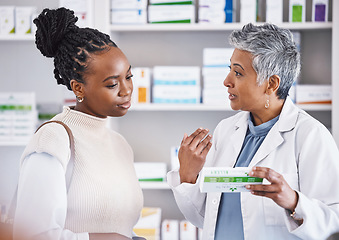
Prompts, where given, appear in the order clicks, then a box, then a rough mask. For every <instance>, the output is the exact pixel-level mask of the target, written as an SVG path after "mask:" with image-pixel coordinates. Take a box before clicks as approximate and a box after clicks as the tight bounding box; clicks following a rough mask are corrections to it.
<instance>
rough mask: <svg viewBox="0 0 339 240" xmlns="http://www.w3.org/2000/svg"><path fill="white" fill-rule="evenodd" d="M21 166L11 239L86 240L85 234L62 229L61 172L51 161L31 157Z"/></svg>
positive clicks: (63, 190)
mask: <svg viewBox="0 0 339 240" xmlns="http://www.w3.org/2000/svg"><path fill="white" fill-rule="evenodd" d="M24 160H25V161H23V163H22V167H21V170H20V177H19V184H18V198H17V207H16V212H15V218H14V237H15V238H14V239H20V234H24V236H25V237H33V238H35V237H37V236H39V237H40V238H39V239H46V240H88V239H89V235H88V233H74V232H71V231H70V230H67V229H64V225H65V219H66V213H67V190H66V180H65V172H64V169H63V167H62V165H61V164H60V162H59V161H58V159H56V158H55V157H53V156H51V155H49V154H46V153H33V154H31V155H29V156H27V157H26V158H25V159H24Z"/></svg>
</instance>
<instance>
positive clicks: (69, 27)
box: [33, 7, 79, 57]
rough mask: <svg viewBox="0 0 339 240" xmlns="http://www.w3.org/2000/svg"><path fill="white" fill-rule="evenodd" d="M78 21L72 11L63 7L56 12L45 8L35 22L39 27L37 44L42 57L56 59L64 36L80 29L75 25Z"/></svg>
mask: <svg viewBox="0 0 339 240" xmlns="http://www.w3.org/2000/svg"><path fill="white" fill-rule="evenodd" d="M77 21H78V18H77V17H76V16H75V15H74V11H72V10H69V9H66V8H63V7H62V8H58V9H55V10H50V9H47V8H45V9H44V10H43V11H42V12H41V13H40V15H39V16H38V17H37V18H36V19H34V21H33V22H34V23H35V25H36V26H37V31H36V34H35V44H36V46H37V48H38V49H39V50H40V52H41V53H42V55H44V56H46V57H55V55H56V53H57V51H58V47H59V44H60V42H61V41H62V39H63V38H64V36H65V35H66V34H67V33H68V32H72V31H77V29H78V28H79V27H78V26H76V25H75V23H76V22H77Z"/></svg>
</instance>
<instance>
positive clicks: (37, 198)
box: [14, 8, 143, 240]
mask: <svg viewBox="0 0 339 240" xmlns="http://www.w3.org/2000/svg"><path fill="white" fill-rule="evenodd" d="M76 21H77V18H76V17H75V16H74V12H73V11H71V10H68V9H65V8H59V9H56V10H49V9H44V10H43V11H42V13H41V14H40V15H39V16H38V17H37V18H36V19H35V20H34V23H35V24H36V25H37V32H36V45H37V48H38V49H39V50H40V52H41V53H42V55H44V56H46V57H49V58H54V66H55V69H54V76H55V78H56V80H57V82H58V84H63V85H65V86H66V87H67V88H68V89H69V90H71V91H73V92H74V94H75V96H76V99H77V103H76V105H75V106H73V107H64V109H63V112H62V113H60V114H58V115H56V116H55V117H54V118H53V119H52V120H59V121H62V122H63V123H65V124H66V125H67V126H68V127H69V128H70V129H71V131H72V133H73V136H74V145H75V156H74V169H73V176H72V179H71V182H70V185H69V187H68V188H67V187H66V180H65V172H66V169H67V164H68V161H69V159H70V147H69V144H70V143H69V138H68V135H67V132H66V131H65V128H64V127H63V126H61V125H60V124H57V123H49V124H47V125H45V126H43V127H42V128H41V129H40V130H39V131H38V132H37V133H36V134H35V135H34V136H33V138H32V140H31V141H30V143H29V144H28V145H27V147H26V149H25V151H24V153H23V155H22V158H21V169H20V178H19V186H18V198H17V208H16V216H15V219H14V227H15V235H22V233H24V235H25V237H27V238H32V239H47V240H48V239H58V240H69V239H90V240H95V239H116V238H115V237H119V238H118V239H130V238H131V237H132V232H133V226H134V225H135V224H136V222H137V220H138V218H139V216H140V211H141V208H142V206H143V196H142V191H141V189H140V186H139V183H138V180H137V177H136V174H135V170H134V165H133V152H132V149H131V147H130V146H129V144H128V143H127V142H126V140H125V139H124V138H123V137H122V136H121V135H119V134H118V133H116V132H114V131H112V130H110V129H109V128H107V127H106V126H107V121H108V119H107V117H121V116H124V115H125V114H126V113H127V111H128V109H129V107H130V106H131V94H132V91H133V84H132V73H131V65H130V64H129V62H128V60H127V58H126V56H125V55H124V54H123V52H122V51H121V50H120V49H119V48H118V47H117V46H116V44H115V43H114V42H112V41H111V40H110V38H109V36H108V35H105V34H103V33H101V32H99V31H97V30H95V29H91V28H79V27H77V26H76V25H75V23H76ZM46 91H53V90H50V89H48V90H46Z"/></svg>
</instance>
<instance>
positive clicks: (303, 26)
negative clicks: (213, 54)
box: [0, 22, 332, 41]
mask: <svg viewBox="0 0 339 240" xmlns="http://www.w3.org/2000/svg"><path fill="white" fill-rule="evenodd" d="M257 24H262V23H257ZM243 25H244V24H242V23H225V24H199V23H192V24H139V25H127V24H122V25H110V30H111V31H112V32H152V31H156V32H160V31H166V32H168V31H172V32H176V31H177V32H181V31H233V30H236V29H241V28H242V27H243ZM277 25H278V26H280V27H283V28H288V29H291V30H310V31H313V30H319V29H331V28H332V22H325V23H317V22H305V23H288V22H284V23H280V24H277ZM34 39H35V36H34V34H27V35H16V34H10V35H0V41H33V40H34Z"/></svg>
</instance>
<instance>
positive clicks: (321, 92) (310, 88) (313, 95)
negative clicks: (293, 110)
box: [296, 84, 332, 104]
mask: <svg viewBox="0 0 339 240" xmlns="http://www.w3.org/2000/svg"><path fill="white" fill-rule="evenodd" d="M296 102H297V104H331V103H332V86H331V85H308V84H298V85H297V86H296Z"/></svg>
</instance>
